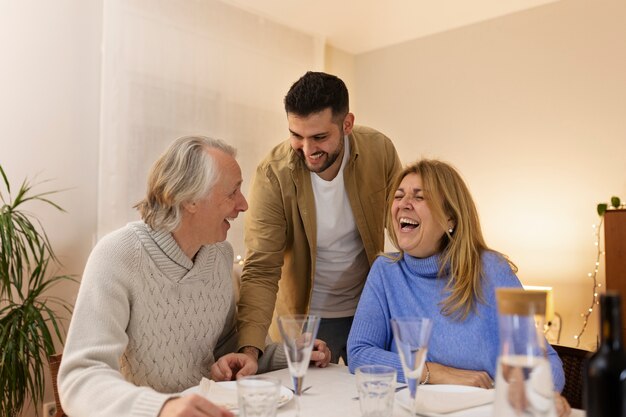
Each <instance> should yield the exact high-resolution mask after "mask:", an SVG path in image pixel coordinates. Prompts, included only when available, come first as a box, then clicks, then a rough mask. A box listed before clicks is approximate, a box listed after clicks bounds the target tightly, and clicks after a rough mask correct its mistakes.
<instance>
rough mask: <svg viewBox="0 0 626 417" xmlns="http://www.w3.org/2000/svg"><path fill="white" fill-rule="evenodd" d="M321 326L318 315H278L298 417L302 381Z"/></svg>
mask: <svg viewBox="0 0 626 417" xmlns="http://www.w3.org/2000/svg"><path fill="white" fill-rule="evenodd" d="M319 326H320V318H319V317H318V316H313V315H307V314H296V315H293V316H280V317H278V329H279V330H280V335H281V336H282V338H283V346H284V347H285V354H286V356H287V363H288V364H289V373H290V374H291V378H292V379H293V388H294V393H295V397H296V416H297V417H299V416H300V396H301V395H302V382H303V380H304V375H305V374H306V371H307V369H308V367H309V361H310V360H311V351H312V350H313V345H314V342H315V338H316V337H317V330H318V328H319Z"/></svg>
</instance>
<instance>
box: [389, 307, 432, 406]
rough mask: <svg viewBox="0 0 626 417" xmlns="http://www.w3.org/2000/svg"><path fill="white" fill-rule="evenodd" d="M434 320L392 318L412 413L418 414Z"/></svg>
mask: <svg viewBox="0 0 626 417" xmlns="http://www.w3.org/2000/svg"><path fill="white" fill-rule="evenodd" d="M432 328H433V322H432V320H430V319H427V318H421V317H398V318H393V319H391V329H392V331H393V338H394V340H395V342H396V346H397V348H398V354H399V355H400V362H402V370H403V371H404V379H405V380H406V383H407V385H408V386H409V395H410V406H411V410H412V414H413V415H415V414H416V411H417V410H416V407H417V401H416V394H417V386H418V385H419V381H420V379H421V377H422V368H423V367H424V362H426V354H427V353H428V341H429V339H430V333H431V330H432Z"/></svg>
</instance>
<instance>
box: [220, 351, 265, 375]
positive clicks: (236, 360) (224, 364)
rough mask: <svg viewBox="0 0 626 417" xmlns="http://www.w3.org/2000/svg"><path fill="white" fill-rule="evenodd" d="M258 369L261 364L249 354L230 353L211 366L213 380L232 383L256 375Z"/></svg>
mask: <svg viewBox="0 0 626 417" xmlns="http://www.w3.org/2000/svg"><path fill="white" fill-rule="evenodd" d="M258 368H259V364H258V363H257V360H256V358H255V357H254V356H252V355H249V354H247V353H229V354H227V355H224V356H222V357H221V358H219V359H218V360H217V362H215V363H214V364H213V365H212V366H211V379H212V380H214V381H232V380H234V379H237V377H242V376H246V375H254V374H256V371H257V370H258Z"/></svg>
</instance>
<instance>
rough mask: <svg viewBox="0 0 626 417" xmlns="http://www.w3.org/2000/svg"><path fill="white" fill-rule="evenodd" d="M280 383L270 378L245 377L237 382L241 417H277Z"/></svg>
mask: <svg viewBox="0 0 626 417" xmlns="http://www.w3.org/2000/svg"><path fill="white" fill-rule="evenodd" d="M280 387H281V384H280V381H279V380H278V379H277V378H272V377H268V376H262V375H261V376H259V375H253V376H245V377H243V378H239V379H238V380H237V400H238V403H239V416H240V417H275V416H276V409H277V408H278V400H279V398H280Z"/></svg>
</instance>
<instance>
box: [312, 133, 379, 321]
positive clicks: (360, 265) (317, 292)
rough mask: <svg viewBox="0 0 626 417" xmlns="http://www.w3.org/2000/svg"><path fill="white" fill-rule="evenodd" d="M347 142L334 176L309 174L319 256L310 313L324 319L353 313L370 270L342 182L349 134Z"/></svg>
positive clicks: (345, 139) (348, 153)
mask: <svg viewBox="0 0 626 417" xmlns="http://www.w3.org/2000/svg"><path fill="white" fill-rule="evenodd" d="M344 144H345V147H344V155H343V158H342V161H341V167H340V169H339V173H338V174H337V176H336V177H335V178H333V179H332V180H331V181H326V180H324V179H322V178H320V177H319V176H318V175H317V174H315V173H310V175H311V183H312V185H313V194H314V196H315V212H316V216H317V257H316V259H315V277H314V280H313V293H312V295H311V304H310V308H309V312H310V313H311V314H316V315H319V316H321V317H323V318H338V317H349V316H353V315H354V312H355V311H356V307H357V304H358V302H359V297H360V295H361V291H362V290H363V285H364V284H365V278H366V276H367V273H368V271H369V263H368V261H367V254H366V253H365V248H364V247H363V241H362V240H361V236H360V235H359V232H358V230H357V228H356V224H355V222H354V215H353V214H352V208H351V207H350V202H349V200H348V195H347V194H346V190H345V185H344V181H343V171H344V168H345V166H346V163H347V161H348V159H349V155H350V149H349V146H350V145H349V141H348V138H347V137H344Z"/></svg>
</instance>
